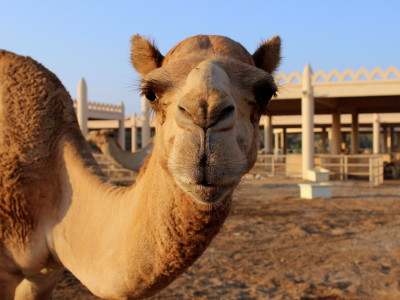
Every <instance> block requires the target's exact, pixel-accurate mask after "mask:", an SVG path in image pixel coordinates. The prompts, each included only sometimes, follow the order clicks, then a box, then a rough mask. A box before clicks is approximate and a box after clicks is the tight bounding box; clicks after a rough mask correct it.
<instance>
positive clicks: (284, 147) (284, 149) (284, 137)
mask: <svg viewBox="0 0 400 300" xmlns="http://www.w3.org/2000/svg"><path fill="white" fill-rule="evenodd" d="M282 153H283V154H287V130H286V128H285V127H284V128H283V130H282Z"/></svg>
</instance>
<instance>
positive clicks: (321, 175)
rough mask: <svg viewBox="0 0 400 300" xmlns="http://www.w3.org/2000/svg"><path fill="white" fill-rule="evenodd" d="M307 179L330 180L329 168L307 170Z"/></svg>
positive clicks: (316, 180)
mask: <svg viewBox="0 0 400 300" xmlns="http://www.w3.org/2000/svg"><path fill="white" fill-rule="evenodd" d="M307 179H308V180H310V181H313V182H321V181H329V170H328V169H324V168H319V169H311V170H307Z"/></svg>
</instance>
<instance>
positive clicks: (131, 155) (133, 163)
mask: <svg viewBox="0 0 400 300" xmlns="http://www.w3.org/2000/svg"><path fill="white" fill-rule="evenodd" d="M86 140H87V141H88V142H92V143H94V144H95V145H96V146H97V147H98V148H99V149H100V150H101V152H102V153H103V154H104V155H105V156H106V157H107V158H108V159H110V160H111V161H112V162H113V163H114V164H116V165H117V166H119V167H122V168H125V169H129V170H132V171H135V172H138V171H139V169H140V168H141V167H142V166H143V163H144V161H145V158H146V157H147V156H148V155H149V154H150V153H151V150H153V140H151V141H150V142H149V143H148V144H147V145H146V146H145V147H144V148H143V149H141V150H139V151H136V152H130V151H125V150H123V149H122V148H121V146H120V145H119V144H118V142H117V141H116V139H115V137H114V134H113V132H112V131H111V130H104V129H103V130H99V131H97V130H93V131H90V132H89V134H88V135H87V136H86Z"/></svg>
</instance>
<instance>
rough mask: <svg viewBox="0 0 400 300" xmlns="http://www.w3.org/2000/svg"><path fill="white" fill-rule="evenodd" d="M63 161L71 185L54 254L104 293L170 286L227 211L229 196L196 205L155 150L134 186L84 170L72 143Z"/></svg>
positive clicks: (134, 292)
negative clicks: (211, 203) (118, 184)
mask: <svg viewBox="0 0 400 300" xmlns="http://www.w3.org/2000/svg"><path fill="white" fill-rule="evenodd" d="M64 160H65V167H66V170H65V178H64V180H65V182H66V183H69V188H67V189H66V190H65V191H64V193H63V194H64V195H65V199H64V203H65V206H64V212H62V216H61V217H62V219H61V221H60V223H59V224H57V225H56V227H55V229H54V230H53V232H52V235H51V241H52V243H53V247H54V252H55V255H57V256H58V257H59V259H60V260H61V262H62V263H63V264H64V265H65V266H66V267H67V268H69V269H70V270H71V271H72V272H73V273H74V274H75V275H76V276H77V277H78V279H80V280H81V281H82V282H83V283H84V284H85V285H87V286H88V287H89V289H92V290H93V291H94V292H96V293H100V295H102V296H104V297H110V298H111V297H112V298H114V297H116V296H118V297H121V298H122V297H123V296H124V295H126V294H129V295H131V296H148V295H151V294H153V293H155V292H156V291H157V290H159V289H161V288H163V287H164V286H166V285H167V284H168V283H169V282H171V281H172V280H173V279H174V278H175V277H177V276H178V275H179V274H181V273H182V272H183V271H184V270H185V269H186V268H187V267H188V266H190V265H191V264H192V263H193V262H194V260H195V259H196V258H197V257H198V256H199V255H200V254H201V253H202V252H203V251H204V250H205V248H206V246H207V245H208V244H209V242H210V241H211V239H212V238H213V237H214V236H215V234H216V233H217V232H218V230H219V228H220V227H221V225H222V223H223V221H224V219H225V217H226V215H227V213H228V210H229V204H230V197H231V196H229V200H228V199H227V200H226V201H225V202H224V203H225V205H224V206H221V207H219V208H210V207H209V206H206V205H202V204H198V203H196V202H194V200H192V199H191V198H190V197H189V196H188V195H187V194H185V193H184V192H183V191H182V190H181V189H180V188H178V187H177V186H176V184H175V183H174V181H173V180H172V179H171V178H170V176H169V174H168V171H166V170H164V169H163V168H162V167H161V165H160V164H159V162H158V155H157V150H156V149H155V150H154V152H153V155H152V158H151V160H150V162H149V165H148V167H147V169H146V172H145V173H144V174H143V176H142V177H141V179H140V180H139V181H138V182H137V183H136V184H135V186H133V187H129V188H116V187H113V186H111V185H108V184H106V183H104V182H103V181H102V180H101V179H100V178H98V177H97V176H95V175H93V174H92V173H90V172H89V171H87V170H85V169H84V167H83V166H84V160H83V158H82V157H81V155H80V154H79V153H77V151H76V149H75V148H74V147H73V146H72V145H71V144H66V146H65V149H64ZM109 291H112V292H109ZM116 298H117V297H116Z"/></svg>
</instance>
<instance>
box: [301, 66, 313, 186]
mask: <svg viewBox="0 0 400 300" xmlns="http://www.w3.org/2000/svg"><path fill="white" fill-rule="evenodd" d="M311 76H312V71H311V67H310V65H309V64H307V65H306V66H305V68H304V71H303V76H302V77H303V78H302V95H301V139H302V146H301V156H302V173H303V179H307V170H309V169H312V168H314V95H313V86H312V77H311Z"/></svg>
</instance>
